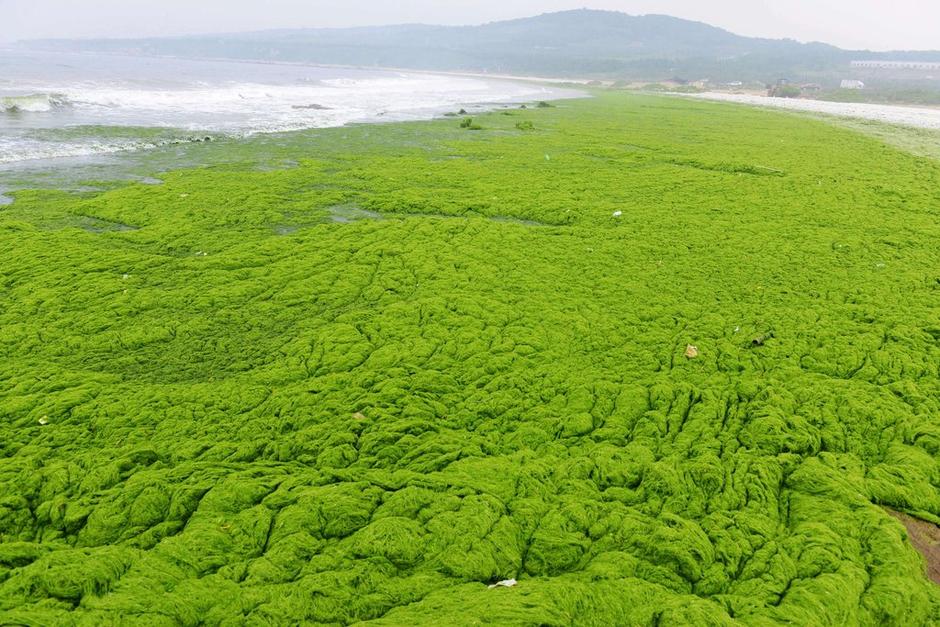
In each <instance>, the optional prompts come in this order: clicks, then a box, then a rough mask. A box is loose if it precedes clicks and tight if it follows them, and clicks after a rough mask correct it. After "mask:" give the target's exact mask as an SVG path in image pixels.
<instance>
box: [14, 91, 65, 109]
mask: <svg viewBox="0 0 940 627" xmlns="http://www.w3.org/2000/svg"><path fill="white" fill-rule="evenodd" d="M69 104H70V103H69V99H68V98H67V97H65V95H63V94H29V95H27V96H2V97H0V112H3V113H47V112H49V111H53V110H55V109H60V108H63V107H67V106H69Z"/></svg>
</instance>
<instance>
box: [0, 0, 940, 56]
mask: <svg viewBox="0 0 940 627" xmlns="http://www.w3.org/2000/svg"><path fill="white" fill-rule="evenodd" d="M577 8H593V9H606V10H612V11H622V12H625V13H631V14H648V13H656V14H666V15H673V16H676V17H682V18H686V19H692V20H697V21H702V22H707V23H709V24H712V25H714V26H719V27H721V28H725V29H728V30H730V31H732V32H734V33H737V34H740V35H747V36H751V37H768V38H793V39H796V40H799V41H804V42H809V41H822V42H826V43H830V44H834V45H837V46H839V47H842V48H850V49H857V50H858V49H871V50H936V49H940V2H937V1H936V0H892V1H890V2H887V1H885V0H825V1H820V0H718V1H712V2H703V1H702V0H573V1H572V0H515V1H513V2H506V1H505V0H450V1H448V2H440V1H439V0H397V1H396V2H394V3H391V2H385V1H381V0H346V1H344V2H342V3H338V2H335V1H332V0H329V1H327V0H265V2H256V1H255V0H198V1H195V2H194V1H193V0H161V2H153V1H152V0H147V1H135V0H95V2H93V3H88V2H75V1H74V0H0V42H5V43H9V42H13V41H16V40H21V39H35V38H112V37H130V38H139V37H159V36H166V35H184V34H200V33H220V32H238V31H250V30H262V29H276V28H337V27H350V26H373V25H386V24H403V23H421V24H443V25H460V24H482V23H486V22H492V21H498V20H505V19H512V18H520V17H527V16H532V15H537V14H540V13H546V12H552V11H561V10H566V9H577Z"/></svg>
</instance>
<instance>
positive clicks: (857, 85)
mask: <svg viewBox="0 0 940 627" xmlns="http://www.w3.org/2000/svg"><path fill="white" fill-rule="evenodd" d="M839 86H840V87H841V88H842V89H865V83H863V82H862V81H856V80H850V79H846V80H843V81H842V84H841V85H839Z"/></svg>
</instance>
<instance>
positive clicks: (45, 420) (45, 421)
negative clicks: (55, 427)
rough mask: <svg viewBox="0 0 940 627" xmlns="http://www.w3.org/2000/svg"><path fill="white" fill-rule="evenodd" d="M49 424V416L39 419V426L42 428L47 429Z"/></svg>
mask: <svg viewBox="0 0 940 627" xmlns="http://www.w3.org/2000/svg"><path fill="white" fill-rule="evenodd" d="M47 424H49V417H48V416H43V417H42V418H40V419H39V425H40V426H42V427H45V426H46V425H47Z"/></svg>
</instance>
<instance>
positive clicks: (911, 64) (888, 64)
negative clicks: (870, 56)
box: [852, 61, 940, 70]
mask: <svg viewBox="0 0 940 627" xmlns="http://www.w3.org/2000/svg"><path fill="white" fill-rule="evenodd" d="M852 67H853V68H864V69H869V70H940V63H932V62H929V61H852Z"/></svg>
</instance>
